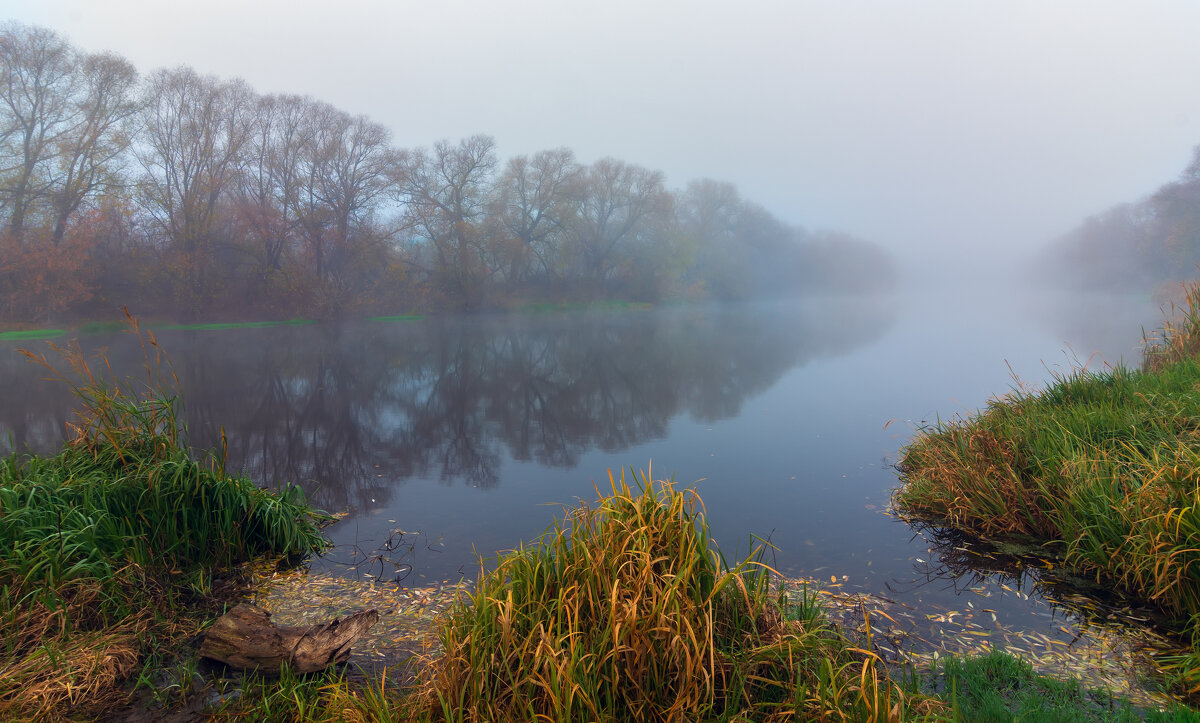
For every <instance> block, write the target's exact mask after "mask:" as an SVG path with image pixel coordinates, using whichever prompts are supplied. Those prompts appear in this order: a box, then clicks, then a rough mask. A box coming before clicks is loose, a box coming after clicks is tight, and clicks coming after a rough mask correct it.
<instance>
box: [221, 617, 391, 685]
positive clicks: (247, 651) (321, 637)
mask: <svg viewBox="0 0 1200 723" xmlns="http://www.w3.org/2000/svg"><path fill="white" fill-rule="evenodd" d="M377 620H379V613H378V612H376V611H375V610H361V611H359V612H356V613H354V614H353V615H351V616H349V617H347V618H344V619H341V620H339V619H337V618H334V619H333V620H331V621H329V622H327V623H323V624H320V625H303V626H299V627H283V626H279V625H276V624H275V623H273V622H271V613H269V612H267V611H266V610H263V609H262V608H260V607H258V606H256V605H251V604H250V603H240V604H238V605H237V607H235V608H234V609H232V610H230V611H229V612H227V613H225V614H224V615H222V616H221V617H219V618H217V621H216V622H215V623H213V624H212V627H210V628H209V629H208V632H206V633H205V635H204V641H203V642H202V643H200V654H201V655H203V656H204V657H206V658H210V659H212V660H216V661H219V662H222V663H225V664H226V665H228V666H230V667H233V668H237V669H239V670H254V669H257V670H260V671H263V672H271V671H275V672H278V671H279V670H280V669H281V668H282V667H283V666H284V665H290V666H291V667H292V669H293V670H295V671H296V672H298V673H313V672H316V671H318V670H324V669H325V668H328V667H329V666H331V665H334V664H336V663H341V662H345V660H346V658H348V657H349V656H350V646H351V645H353V644H354V641H355V640H357V639H358V638H359V636H361V635H362V634H363V633H365V632H366V631H367V630H368V629H369V628H370V627H371V626H372V625H374V624H375V622H376V621H377Z"/></svg>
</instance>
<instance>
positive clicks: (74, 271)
mask: <svg viewBox="0 0 1200 723" xmlns="http://www.w3.org/2000/svg"><path fill="white" fill-rule="evenodd" d="M0 73H2V76H0V93H2V94H3V98H2V101H3V102H2V103H0V222H2V223H3V230H2V231H0V319H9V320H18V321H41V320H45V319H47V318H61V317H111V316H112V315H113V314H114V313H115V312H116V310H118V309H119V307H120V306H121V305H122V304H128V305H129V306H130V308H131V310H133V311H134V313H150V314H152V315H155V316H160V317H161V316H174V317H183V318H196V317H207V318H215V317H235V316H244V315H260V316H261V315H266V316H295V315H297V314H302V315H310V316H318V317H336V316H340V315H344V314H347V313H362V312H370V311H374V312H380V313H387V312H392V313H395V312H401V311H415V310H428V309H434V310H437V309H453V310H460V309H465V310H469V309H480V308H496V307H507V306H511V305H514V304H517V303H521V302H525V301H576V300H579V301H591V300H598V299H612V298H617V299H624V300H640V301H657V300H662V299H703V298H710V299H743V298H749V297H753V296H777V295H783V294H791V293H796V292H802V291H814V290H815V291H828V290H836V291H851V292H858V291H863V290H867V289H877V288H881V287H886V286H887V285H889V284H890V283H891V281H892V267H891V263H890V260H889V259H888V257H887V256H886V254H884V253H883V252H882V251H881V250H880V249H878V248H877V247H875V246H873V245H871V244H868V243H865V242H862V241H858V240H855V239H852V238H848V237H845V236H843V235H840V234H831V233H810V232H807V231H805V230H803V229H800V228H796V227H793V226H789V225H787V224H785V223H782V222H781V221H780V220H778V219H777V218H775V217H773V216H772V215H771V214H770V213H768V212H767V211H766V210H765V209H763V208H761V207H759V206H757V205H755V204H753V203H751V202H749V201H747V200H745V199H743V198H741V197H740V196H739V194H738V192H737V190H736V188H734V187H733V186H732V185H730V184H728V183H722V182H717V181H711V180H703V181H697V182H693V183H690V184H689V185H688V186H687V187H686V188H684V189H682V190H672V189H668V188H667V186H666V185H665V179H664V176H663V174H662V173H660V172H658V171H654V170H651V169H648V168H644V167H641V166H638V165H635V164H633V163H628V162H625V161H621V160H618V159H615V158H605V159H601V160H598V161H595V162H594V163H582V162H580V161H579V160H577V159H576V158H575V156H574V155H573V154H572V152H571V151H570V150H567V149H565V148H557V149H550V150H545V151H541V152H537V153H534V154H531V155H521V156H515V157H513V158H509V159H507V160H506V161H502V160H501V159H500V158H499V157H498V156H497V153H496V148H495V142H494V140H493V139H492V138H491V137H489V136H486V135H476V136H472V137H470V138H466V139H463V140H460V141H457V142H452V141H442V142H439V143H436V144H435V145H433V146H432V147H429V148H416V149H412V148H400V147H397V146H396V145H395V144H394V143H393V139H392V137H391V134H390V133H389V131H388V129H386V128H385V127H383V126H382V125H380V124H378V123H376V122H374V121H372V120H370V119H369V118H366V117H364V116H353V115H350V114H349V113H346V112H344V111H342V110H339V109H338V108H335V107H333V106H331V105H330V104H328V103H324V102H322V101H319V100H316V99H313V98H310V97H303V96H295V95H262V94H258V93H256V92H255V91H253V90H252V89H251V88H250V87H249V86H248V85H247V84H246V83H244V82H243V81H241V80H223V79H220V78H217V77H213V76H205V75H201V74H199V73H197V72H196V71H195V70H193V69H191V68H189V67H177V68H171V69H164V70H157V71H154V72H153V73H151V74H149V75H148V76H145V77H140V76H139V74H138V72H137V71H136V69H135V68H134V67H133V66H132V65H131V64H130V63H129V62H127V61H126V60H125V59H123V58H121V57H120V56H118V55H116V54H113V53H108V52H104V53H85V52H81V51H80V50H78V49H77V48H75V47H73V46H72V45H71V44H70V43H68V42H67V41H66V40H65V39H64V38H62V37H61V36H59V35H58V34H56V33H55V32H53V31H52V30H49V29H45V28H40V27H29V26H24V25H19V24H14V23H9V24H6V25H3V26H0ZM385 90H386V89H381V91H385ZM415 110H418V111H419V109H415Z"/></svg>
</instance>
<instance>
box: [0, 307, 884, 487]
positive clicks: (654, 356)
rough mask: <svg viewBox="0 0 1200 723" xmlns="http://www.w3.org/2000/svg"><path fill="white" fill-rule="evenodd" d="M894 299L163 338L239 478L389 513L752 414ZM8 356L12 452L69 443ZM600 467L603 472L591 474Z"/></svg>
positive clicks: (109, 342) (59, 419)
mask: <svg viewBox="0 0 1200 723" xmlns="http://www.w3.org/2000/svg"><path fill="white" fill-rule="evenodd" d="M884 309H886V304H885V303H883V302H882V301H881V302H880V303H878V304H876V303H872V301H871V300H861V299H859V300H854V301H848V300H839V301H837V302H836V303H833V302H831V303H829V304H819V303H811V302H810V303H805V304H777V305H741V306H702V307H684V308H675V309H663V310H652V311H632V312H621V313H572V314H551V315H534V316H530V315H525V316H519V315H507V316H498V317H471V318H448V319H431V320H426V321H419V322H375V323H371V322H364V323H354V324H341V325H332V324H330V325H312V326H299V327H294V326H281V327H271V328H258V329H227V330H221V331H164V332H162V333H160V334H159V340H160V342H161V344H162V346H163V347H164V348H165V349H166V350H167V351H168V352H169V353H170V354H171V357H172V359H173V361H174V364H175V368H176V371H177V373H178V376H179V379H180V382H181V385H182V389H181V393H182V398H183V399H184V400H185V401H186V405H185V409H184V414H185V418H186V419H187V420H188V422H189V426H190V430H191V435H192V442H193V444H195V445H196V446H198V447H206V446H210V445H213V444H215V443H217V442H218V441H219V439H220V429H221V426H223V427H224V429H225V433H226V438H227V440H228V450H229V466H230V468H231V469H239V468H240V469H244V470H246V471H247V472H248V473H250V474H251V475H253V476H254V477H255V478H258V479H263V480H267V481H269V482H271V483H286V482H292V481H298V482H300V483H302V484H303V485H304V486H305V487H306V488H308V489H309V491H310V496H311V497H312V499H313V501H314V502H315V503H316V504H317V505H319V506H322V507H324V508H326V509H332V510H338V509H345V508H348V507H357V506H363V505H364V504H365V503H366V502H368V501H375V500H379V501H380V503H382V501H384V500H386V499H387V498H388V497H389V496H390V494H389V488H392V487H394V485H395V484H396V482H398V481H403V480H406V479H409V478H412V477H424V478H436V479H440V480H441V481H442V482H443V483H445V484H453V483H455V482H460V481H461V482H466V483H469V484H473V485H479V486H495V485H498V484H499V483H500V467H501V463H502V461H503V460H504V459H505V458H506V457H511V458H512V459H515V460H518V461H532V462H536V463H538V464H540V465H543V466H552V467H561V468H571V467H574V466H575V465H577V464H578V462H579V459H580V456H581V455H582V454H584V453H586V452H588V451H590V450H593V449H598V450H603V451H606V452H617V451H621V450H624V449H626V448H628V447H630V446H632V445H637V444H639V443H643V442H646V441H648V440H651V439H656V438H660V437H662V436H664V435H665V434H666V433H667V429H668V425H669V423H670V421H671V419H672V418H674V417H676V416H677V415H680V414H684V413H687V414H690V415H691V416H692V417H693V418H695V419H697V420H699V421H704V422H708V421H715V420H717V419H723V418H727V417H731V416H735V415H737V414H738V413H739V410H740V409H741V406H742V404H743V402H745V400H746V399H747V398H750V397H752V396H754V395H757V394H761V393H762V392H764V391H765V390H767V389H768V388H769V387H771V386H772V385H773V384H774V383H775V382H776V381H777V380H778V379H779V378H780V377H781V376H782V375H783V374H784V373H785V372H787V371H788V370H790V369H792V368H794V367H796V366H798V365H802V364H804V363H806V362H807V361H809V360H812V359H816V358H821V357H828V356H835V355H838V354H842V353H845V352H848V351H850V350H852V349H854V348H855V347H858V346H860V345H863V344H866V343H868V342H870V341H872V340H874V339H876V338H878V337H879V336H881V335H882V334H883V332H884V331H885V330H886V329H887V328H888V327H889V326H890V324H891V323H892V322H893V321H894V318H893V317H892V316H890V315H889V314H888V313H887V312H886V311H885V310H884ZM82 343H83V345H84V347H85V349H86V350H93V349H98V348H100V347H102V346H103V347H107V356H108V358H109V360H110V361H111V364H112V367H113V369H114V371H115V372H116V373H117V375H118V376H121V377H124V376H135V377H136V376H137V375H138V370H139V369H141V368H142V359H141V356H140V350H139V348H138V347H137V345H136V344H135V343H134V340H133V339H132V338H131V337H129V336H128V335H117V336H104V337H84V338H83V339H82ZM39 344H40V343H26V344H23V345H17V344H11V343H10V344H8V345H6V346H5V347H3V348H0V393H2V394H3V397H4V400H5V403H4V405H3V408H0V439H2V440H4V443H5V444H8V445H11V446H13V447H15V448H18V449H25V448H30V449H34V450H39V451H49V450H52V449H53V448H54V447H55V446H57V445H58V444H59V443H61V435H62V429H63V423H64V422H65V421H66V420H67V419H68V418H69V414H70V412H69V410H70V408H71V406H72V400H71V398H70V394H69V391H68V390H67V389H66V388H65V387H64V386H62V385H54V384H52V383H49V382H46V381H44V380H41V379H40V378H41V377H42V376H44V375H43V374H42V373H41V372H39V370H38V369H37V368H36V367H34V366H33V365H32V364H28V363H27V362H25V361H24V360H23V358H22V357H21V356H20V355H19V354H18V353H17V352H16V351H15V349H16V347H17V346H29V347H31V348H37V346H38V345H39ZM591 472H595V471H594V470H591V471H589V473H591Z"/></svg>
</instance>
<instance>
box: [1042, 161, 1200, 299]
mask: <svg viewBox="0 0 1200 723" xmlns="http://www.w3.org/2000/svg"><path fill="white" fill-rule="evenodd" d="M1042 261H1043V263H1044V270H1046V271H1049V272H1050V273H1051V274H1053V275H1054V277H1055V278H1056V280H1058V281H1060V282H1061V281H1063V280H1065V281H1067V282H1068V283H1071V284H1073V285H1076V286H1080V287H1084V288H1100V289H1116V290H1122V291H1142V292H1152V291H1155V290H1156V289H1157V288H1158V287H1160V286H1162V285H1163V284H1165V283H1171V282H1179V281H1187V280H1189V279H1194V278H1195V277H1196V274H1197V272H1198V271H1200V147H1197V148H1196V149H1195V150H1194V151H1193V155H1192V159H1191V162H1190V163H1189V164H1188V165H1187V167H1186V168H1185V169H1184V170H1183V172H1182V173H1181V174H1179V177H1178V178H1177V179H1175V180H1174V181H1171V182H1169V183H1166V184H1164V185H1162V186H1161V187H1159V189H1158V190H1157V191H1155V192H1154V193H1152V194H1151V195H1150V196H1148V197H1146V198H1145V199H1142V200H1141V201H1137V202H1133V203H1123V204H1120V205H1117V206H1114V207H1113V208H1110V209H1108V210H1107V211H1104V212H1102V213H1099V214H1097V215H1095V216H1092V217H1091V218H1088V219H1086V220H1085V221H1084V222H1083V223H1082V224H1080V225H1079V226H1078V227H1077V228H1075V229H1073V230H1072V231H1071V232H1069V233H1067V234H1066V235H1064V236H1063V237H1061V238H1059V239H1058V240H1057V242H1056V243H1054V244H1053V245H1052V246H1051V248H1050V250H1049V251H1048V252H1047V254H1046V255H1045V256H1044V257H1043V259H1042Z"/></svg>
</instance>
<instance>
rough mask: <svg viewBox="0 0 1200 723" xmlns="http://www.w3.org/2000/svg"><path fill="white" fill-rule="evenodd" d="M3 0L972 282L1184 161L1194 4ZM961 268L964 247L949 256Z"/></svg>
mask: <svg viewBox="0 0 1200 723" xmlns="http://www.w3.org/2000/svg"><path fill="white" fill-rule="evenodd" d="M0 17H4V18H7V19H16V20H20V21H22V22H26V23H34V24H41V25H45V26H48V27H51V28H53V29H55V30H57V31H59V32H60V33H62V34H63V35H65V36H66V37H67V38H68V39H69V40H70V41H72V42H73V43H74V44H76V45H77V46H79V47H81V48H84V49H87V50H102V49H107V50H113V51H116V52H118V53H120V54H122V55H124V56H125V57H126V58H128V59H129V60H130V61H131V62H133V63H134V64H135V65H136V66H137V67H138V69H139V70H140V71H142V72H143V73H145V72H148V71H150V70H153V69H155V68H159V67H163V66H173V65H179V64H187V65H190V66H192V67H194V68H196V69H197V70H199V71H200V72H203V73H211V74H215V75H219V76H222V77H233V76H239V77H242V78H244V79H246V80H247V81H248V82H249V83H250V84H251V85H252V86H253V87H254V88H255V89H256V90H258V91H260V92H264V93H268V92H289V93H300V94H309V95H312V96H314V97H317V98H320V99H322V100H326V101H328V102H330V103H332V104H334V105H336V106H338V107H340V108H342V109H344V110H347V111H349V112H351V113H363V114H366V115H368V116H370V117H371V118H372V119H374V120H376V121H379V122H381V123H382V124H384V125H386V126H388V127H389V128H390V129H391V130H392V132H393V133H394V142H395V144H396V145H398V146H402V147H412V146H421V145H429V144H431V143H433V142H435V141H437V140H439V139H443V138H446V139H451V140H457V139H458V138H461V137H463V136H465V135H470V134H473V133H488V134H490V135H493V136H495V138H496V140H497V143H498V146H499V151H500V155H501V157H508V156H511V155H515V154H518V153H527V152H532V151H536V150H539V149H543V148H551V147H557V146H566V147H568V148H571V149H572V150H574V151H575V152H576V154H577V155H578V156H579V158H580V160H582V161H584V162H590V161H593V160H596V159H598V158H601V157H603V156H616V157H618V158H621V159H623V160H627V161H631V162H635V163H639V164H641V165H644V166H648V167H650V168H654V169H659V170H662V171H664V172H665V173H666V174H667V179H668V183H669V184H670V185H671V186H674V187H682V186H683V185H684V184H686V182H687V181H689V180H692V179H696V178H701V177H710V178H716V179H720V180H728V181H732V182H734V183H735V184H737V186H738V187H739V189H740V190H741V192H742V194H743V195H744V196H745V197H747V198H749V199H752V200H755V201H757V202H759V203H761V204H763V205H764V206H766V207H767V208H768V209H769V210H771V211H772V212H773V213H775V214H776V215H777V216H779V217H781V218H783V219H785V220H787V221H790V222H794V223H799V224H803V225H805V226H807V227H809V228H835V229H839V230H844V231H848V232H850V233H854V234H856V235H859V236H861V237H863V238H866V239H869V240H872V241H875V242H877V243H880V244H882V245H884V246H886V247H887V248H889V249H892V250H893V251H894V252H896V253H897V255H899V256H901V257H904V258H906V260H907V263H906V266H908V267H910V268H940V267H943V266H945V265H950V264H953V265H954V267H955V268H962V269H963V270H965V272H966V273H967V274H968V275H969V276H973V275H975V274H980V273H985V272H986V271H987V270H989V269H994V268H996V267H997V265H998V264H997V259H1001V258H1004V257H1006V256H1011V255H1012V252H1016V253H1027V252H1028V251H1029V250H1030V249H1033V248H1035V247H1036V246H1038V245H1039V244H1042V243H1044V242H1046V241H1047V240H1049V239H1051V238H1053V237H1054V236H1056V235H1058V234H1060V233H1062V232H1064V231H1066V230H1068V229H1069V228H1071V227H1072V226H1074V225H1075V224H1077V223H1078V222H1079V221H1080V220H1081V219H1082V218H1083V217H1084V216H1086V215H1089V214H1092V213H1095V212H1098V211H1101V210H1103V209H1104V208H1106V207H1108V206H1111V205H1113V204H1115V203H1118V202H1122V201H1132V200H1137V199H1138V198H1140V197H1142V196H1144V195H1146V194H1148V193H1149V192H1151V191H1153V190H1154V189H1155V188H1156V187H1157V186H1158V185H1160V184H1162V183H1164V182H1166V181H1168V180H1170V179H1172V178H1174V177H1175V176H1176V175H1177V174H1178V173H1179V172H1180V171H1181V170H1182V168H1183V167H1184V166H1185V165H1186V164H1187V162H1188V160H1189V158H1190V156H1191V151H1192V148H1193V147H1194V146H1196V145H1198V144H1200V83H1197V82H1196V78H1197V76H1198V75H1200V43H1198V42H1196V38H1197V37H1198V34H1200V3H1197V2H1192V1H1188V0H1178V1H1174V2H1170V1H1154V0H1151V1H1146V0H1139V1H1138V2H1132V1H1130V2H1104V1H1097V0H1089V1H1085V0H1079V1H1075V2H1055V1H1053V0H1051V1H1032V2H1009V1H1006V2H986V3H985V2H966V1H963V0H947V1H945V2H890V1H889V2H885V1H882V0H881V1H880V2H866V1H853V2H833V1H832V0H831V1H829V2H807V1H804V2H801V1H798V0H793V1H778V2H776V1H770V0H748V2H744V3H734V2H728V1H725V2H708V1H706V0H670V1H664V0H640V1H637V2H628V1H625V0H606V1H605V2H567V1H563V0H557V1H556V0H471V1H468V0H419V1H418V0H394V1H385V0H378V1H376V2H370V1H368V0H321V1H320V2H310V1H309V0H286V1H284V0H236V1H234V0H191V1H190V2H182V1H179V0H103V1H102V2H101V1H99V0H0ZM960 264H965V266H960Z"/></svg>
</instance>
